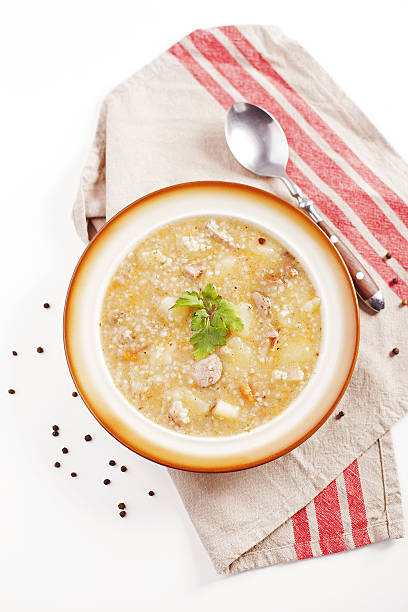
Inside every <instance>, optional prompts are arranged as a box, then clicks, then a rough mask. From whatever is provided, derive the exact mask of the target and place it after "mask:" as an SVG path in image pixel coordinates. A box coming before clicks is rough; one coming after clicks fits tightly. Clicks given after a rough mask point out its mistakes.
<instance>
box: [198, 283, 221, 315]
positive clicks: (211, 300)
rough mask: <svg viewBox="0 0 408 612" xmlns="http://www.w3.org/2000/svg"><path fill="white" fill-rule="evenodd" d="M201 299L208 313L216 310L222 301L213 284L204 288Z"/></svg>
mask: <svg viewBox="0 0 408 612" xmlns="http://www.w3.org/2000/svg"><path fill="white" fill-rule="evenodd" d="M201 298H202V300H203V302H204V306H205V308H206V310H207V312H211V311H212V310H213V309H214V308H216V307H217V306H218V304H219V302H220V300H221V299H222V298H221V296H220V295H218V294H217V290H216V288H215V287H214V285H213V284H212V283H208V285H206V286H205V287H204V289H203V291H202V293H201Z"/></svg>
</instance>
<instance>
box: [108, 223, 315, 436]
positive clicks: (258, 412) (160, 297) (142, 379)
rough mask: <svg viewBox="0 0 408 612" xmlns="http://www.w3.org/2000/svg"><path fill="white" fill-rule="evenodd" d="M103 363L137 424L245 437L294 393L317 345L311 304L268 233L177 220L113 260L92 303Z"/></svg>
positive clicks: (298, 272)
mask: <svg viewBox="0 0 408 612" xmlns="http://www.w3.org/2000/svg"><path fill="white" fill-rule="evenodd" d="M100 333H101V342H102V348H103V353H104V357H105V360H106V363H107V366H108V369H109V371H110V373H111V376H112V379H113V381H114V383H115V385H116V386H117V388H118V389H119V390H120V391H121V392H122V393H123V395H124V396H125V397H126V398H127V400H128V401H129V402H130V403H131V404H132V405H133V406H134V407H135V410H138V411H139V412H140V413H141V414H143V415H144V416H145V417H147V418H148V419H152V420H153V421H155V422H156V423H158V424H159V425H162V426H164V427H168V428H170V429H172V430H174V431H178V432H181V433H183V434H188V435H195V436H228V435H232V434H238V433H243V432H248V431H250V430H252V429H254V428H255V427H258V426H259V425H262V424H264V423H267V422H268V421H270V420H271V419H273V418H274V417H276V416H277V415H278V414H280V413H281V412H282V411H283V410H285V408H287V407H288V406H289V404H290V403H291V402H292V401H293V400H294V398H295V397H296V396H297V395H298V394H299V393H300V391H301V390H302V389H303V388H304V386H305V385H306V384H307V382H308V381H309V379H310V376H311V374H312V372H313V369H314V367H315V364H316V361H317V358H318V355H319V347H320V338H321V314H320V299H319V297H318V296H317V294H316V290H315V288H314V286H313V284H312V282H311V280H310V278H309V277H308V275H307V274H306V272H305V270H304V269H303V267H302V266H301V264H300V263H299V262H298V261H297V260H296V259H295V258H294V257H293V256H292V255H291V254H290V253H289V252H288V251H287V250H286V249H285V247H284V246H282V245H281V244H280V243H279V242H278V241H277V240H276V239H275V238H274V237H273V236H272V235H270V234H269V233H268V232H267V231H265V230H261V229H259V228H258V227H257V226H256V225H253V224H251V223H249V222H245V221H242V220H239V219H235V218H224V217H214V218H208V217H197V218H188V219H182V220H179V221H176V222H173V223H171V224H169V225H167V226H165V227H161V228H159V229H157V230H155V231H153V232H151V233H150V234H149V235H148V236H147V237H146V238H144V239H143V240H142V241H141V242H139V243H138V244H137V245H136V247H135V248H134V249H133V250H132V251H131V252H129V253H128V254H127V256H126V257H125V258H124V259H123V260H122V261H121V263H120V264H119V266H118V268H117V270H116V272H115V273H114V275H113V277H112V279H111V281H110V283H109V285H108V288H107V291H106V294H105V297H104V300H103V305H102V311H101V322H100Z"/></svg>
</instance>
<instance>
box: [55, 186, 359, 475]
mask: <svg viewBox="0 0 408 612" xmlns="http://www.w3.org/2000/svg"><path fill="white" fill-rule="evenodd" d="M197 215H214V216H216V215H223V216H226V215H227V216H233V217H237V218H240V219H245V220H248V221H251V222H252V223H255V224H257V225H259V226H260V227H262V228H265V230H267V231H269V232H270V233H271V234H273V235H274V236H275V237H276V238H277V239H278V240H279V241H280V242H281V243H282V244H284V245H286V246H287V248H288V249H289V250H290V251H291V252H292V253H293V254H294V255H295V256H296V257H297V258H298V259H299V261H300V262H301V263H302V265H303V266H304V268H305V269H306V270H307V272H308V274H309V275H310V277H311V279H312V282H313V283H314V285H315V288H316V290H317V293H318V295H319V296H320V298H321V312H322V344H321V350H320V356H319V358H318V361H317V364H316V367H315V371H314V373H313V375H312V377H311V379H310V381H309V382H308V384H307V385H306V386H305V388H304V389H303V390H302V391H301V393H300V394H299V395H298V396H297V397H296V399H295V400H294V401H293V402H292V404H291V405H290V406H289V407H288V408H287V409H286V410H285V411H283V412H282V413H281V414H280V415H279V416H277V417H276V418H275V419H273V420H272V421H270V422H269V423H267V424H265V425H262V426H260V427H258V428H256V429H254V430H252V431H251V432H248V433H242V434H238V435H234V436H228V437H211V438H206V437H195V436H187V435H184V434H181V433H178V432H174V431H172V430H170V429H167V428H164V427H162V426H160V425H157V424H156V423H154V422H153V421H151V420H149V419H147V418H146V417H144V416H143V415H141V414H140V413H139V412H138V411H137V410H136V409H135V408H134V406H132V405H131V404H130V403H129V402H128V401H127V400H126V399H125V397H124V396H123V395H122V394H121V393H120V392H119V390H118V389H117V388H116V387H115V386H114V384H113V381H112V378H111V376H110V373H109V371H108V369H107V366H106V364H105V361H104V357H103V353H102V347H101V342H100V337H99V321H100V312H101V306H102V301H103V297H104V294H105V290H106V288H107V285H108V283H109V280H110V278H111V276H112V274H113V273H114V271H115V269H116V267H117V265H118V263H119V262H120V260H121V259H122V258H123V257H124V255H125V254H126V253H127V252H128V251H129V250H130V249H132V248H133V247H134V246H135V244H136V243H137V242H138V241H140V240H141V239H142V238H143V237H145V236H146V235H147V234H148V233H149V232H151V231H152V230H154V229H156V228H158V227H159V226H162V225H163V224H167V223H169V222H172V221H175V220H177V219H181V218H185V217H189V216H197ZM64 341H65V351H66V356H67V360H68V365H69V368H70V371H71V374H72V377H73V379H74V383H75V385H76V387H77V389H78V392H79V393H80V395H81V397H82V399H83V400H84V402H85V403H86V405H87V406H88V408H89V410H90V411H91V412H92V414H93V415H94V416H95V417H96V419H97V420H98V421H99V422H100V423H101V424H102V425H103V427H105V429H107V430H108V431H109V432H110V433H111V434H112V435H113V436H114V437H115V438H116V439H117V440H119V441H120V442H121V443H122V444H124V445H126V446H127V447H128V448H130V449H132V450H134V451H136V452H137V453H139V454H140V455H143V456H144V457H147V458H149V459H152V460H153V461H156V462H158V463H161V464H164V465H167V466H171V467H175V468H181V469H185V470H192V471H203V472H222V471H234V470H240V469H244V468H248V467H252V466H256V465H260V464H262V463H265V462H267V461H270V460H272V459H276V458H277V457H280V456H281V455H283V454H285V453H287V452H289V451H290V450H292V449H293V448H295V447H296V446H298V445H299V444H301V443H302V442H304V441H305V440H306V439H307V438H308V437H309V436H311V435H312V434H313V433H314V432H315V431H316V430H317V429H318V428H319V427H320V426H321V425H322V424H323V423H324V421H325V420H326V419H327V418H328V416H329V415H330V413H331V412H332V411H333V410H334V408H335V406H336V404H337V403H338V401H339V400H340V398H341V396H342V395H343V393H344V391H345V389H346V387H347V385H348V383H349V380H350V377H351V374H352V371H353V368H354V364H355V360H356V357H357V351H358V341H359V311H358V303H357V298H356V294H355V291H354V287H353V283H352V281H351V278H350V276H349V274H348V271H347V269H346V267H345V265H344V263H343V261H342V259H341V258H340V256H339V254H338V252H337V250H336V249H335V247H334V246H333V245H332V244H331V242H330V240H329V239H328V238H327V237H326V235H325V234H324V233H323V232H322V231H321V230H320V229H319V228H318V227H317V226H316V225H315V224H314V223H313V222H312V221H311V220H310V219H309V218H308V217H307V216H306V215H304V214H303V213H302V212H301V211H300V210H298V209H296V208H294V207H293V206H292V205H290V204H288V203H287V202H285V201H283V200H280V199H279V198H277V197H275V196H273V195H271V194H270V193H267V192H265V191H261V190H259V189H255V188H253V187H248V186H246V185H239V184H235V183H222V182H199V183H186V184H183V185H176V186H173V187H169V188H166V189H162V190H159V191H156V192H154V193H152V194H150V195H147V196H145V197H143V198H141V199H140V200H138V201H137V202H134V203H133V204H131V205H129V206H127V207H126V208H124V209H123V210H122V211H121V212H120V213H118V214H117V215H116V216H115V217H113V218H112V219H111V220H110V221H109V222H108V223H107V224H106V225H105V226H104V228H103V229H102V230H101V231H100V232H99V233H98V234H97V235H96V237H95V238H94V239H93V241H92V242H91V243H90V244H89V246H88V247H87V249H86V250H85V252H84V254H83V256H82V257H81V259H80V261H79V263H78V265H77V267H76V269H75V272H74V274H73V277H72V280H71V284H70V287H69V290H68V295H67V299H66V305H65V314H64Z"/></svg>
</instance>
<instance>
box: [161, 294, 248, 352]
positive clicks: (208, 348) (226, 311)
mask: <svg viewBox="0 0 408 612" xmlns="http://www.w3.org/2000/svg"><path fill="white" fill-rule="evenodd" d="M176 306H189V307H190V308H194V309H195V311H194V312H193V314H192V316H191V331H194V332H196V333H195V334H194V335H193V336H192V337H191V338H190V342H191V343H192V345H193V346H194V357H195V358H196V360H197V361H198V360H199V359H204V357H207V356H208V355H211V354H212V353H214V351H215V347H216V346H224V345H225V344H226V342H227V334H228V332H229V331H236V332H240V331H242V330H243V329H244V324H243V323H242V321H241V319H240V318H239V316H238V314H237V312H236V310H235V306H234V305H233V304H231V303H230V302H227V300H224V298H223V297H221V296H220V295H218V294H217V290H216V288H215V287H214V285H213V284H212V283H208V285H207V286H206V287H205V288H204V289H203V291H201V292H200V293H197V291H183V293H182V294H181V297H179V299H178V300H177V302H176V303H175V304H174V305H173V306H172V307H171V308H175V307H176ZM170 310H171V309H170Z"/></svg>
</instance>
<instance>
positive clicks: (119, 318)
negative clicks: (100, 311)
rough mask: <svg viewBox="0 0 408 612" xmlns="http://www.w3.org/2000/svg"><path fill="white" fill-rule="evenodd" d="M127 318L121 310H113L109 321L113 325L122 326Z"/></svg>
mask: <svg viewBox="0 0 408 612" xmlns="http://www.w3.org/2000/svg"><path fill="white" fill-rule="evenodd" d="M124 318H125V313H124V312H122V311H120V310H117V309H115V310H112V311H111V312H110V313H109V315H108V321H109V323H110V324H111V325H120V324H121V323H122V322H123V320H124Z"/></svg>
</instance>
